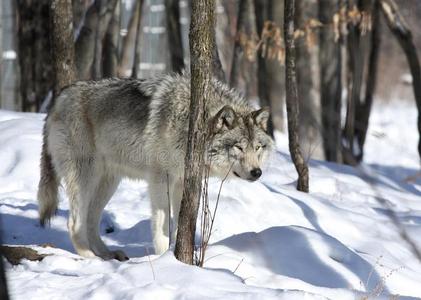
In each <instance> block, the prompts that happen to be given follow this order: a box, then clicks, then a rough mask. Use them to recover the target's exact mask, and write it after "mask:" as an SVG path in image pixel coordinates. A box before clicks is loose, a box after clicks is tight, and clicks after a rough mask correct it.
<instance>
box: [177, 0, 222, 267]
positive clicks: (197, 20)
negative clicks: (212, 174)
mask: <svg viewBox="0 0 421 300" xmlns="http://www.w3.org/2000/svg"><path fill="white" fill-rule="evenodd" d="M214 25H215V2H214V0H202V1H192V14H191V22H190V35H189V37H190V57H191V65H190V71H191V99H190V116H189V130H188V140H187V152H186V156H185V168H184V188H183V198H182V201H181V208H180V215H179V224H178V234H177V242H176V247H175V256H176V257H177V259H179V260H181V261H182V262H184V263H188V264H193V253H194V235H195V231H196V219H197V211H198V208H199V200H200V196H201V190H202V176H203V171H204V152H205V140H206V132H207V130H206V124H207V115H206V113H205V101H206V99H207V97H208V85H209V82H210V80H211V78H212V74H211V72H209V70H210V69H211V67H212V59H213V56H212V49H213V48H214V45H213V43H214V41H215V40H214Z"/></svg>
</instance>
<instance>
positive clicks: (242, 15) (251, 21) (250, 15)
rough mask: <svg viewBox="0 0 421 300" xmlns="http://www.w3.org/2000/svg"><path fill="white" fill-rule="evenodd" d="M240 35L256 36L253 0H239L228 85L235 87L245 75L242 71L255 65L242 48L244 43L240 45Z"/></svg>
mask: <svg viewBox="0 0 421 300" xmlns="http://www.w3.org/2000/svg"><path fill="white" fill-rule="evenodd" d="M241 36H245V37H247V38H250V39H252V38H254V37H257V32H256V19H255V11H254V2H253V0H240V4H239V6H238V18H237V33H236V37H235V43H234V51H233V52H234V53H233V58H232V64H231V74H230V86H231V87H233V88H236V89H239V85H240V80H241V77H242V76H244V77H245V76H247V74H245V72H244V71H245V70H250V69H252V68H253V66H254V65H255V63H254V60H255V57H253V58H252V57H247V55H246V51H245V50H246V49H244V45H241V40H240V39H241ZM244 79H245V81H250V80H247V79H246V78H244ZM244 90H246V89H244Z"/></svg>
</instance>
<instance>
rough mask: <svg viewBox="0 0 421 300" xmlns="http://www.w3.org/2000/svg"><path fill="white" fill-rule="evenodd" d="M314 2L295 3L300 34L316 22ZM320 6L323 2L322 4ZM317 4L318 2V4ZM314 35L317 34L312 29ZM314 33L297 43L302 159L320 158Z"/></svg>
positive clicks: (308, 34)
mask: <svg viewBox="0 0 421 300" xmlns="http://www.w3.org/2000/svg"><path fill="white" fill-rule="evenodd" d="M318 2H319V1H316V0H307V1H297V2H296V5H297V6H296V8H295V10H296V14H295V25H296V27H297V28H300V29H301V30H303V29H304V30H305V29H306V27H308V26H309V21H310V20H312V19H313V20H314V19H317V18H318ZM321 2H323V1H321ZM319 3H320V2H319ZM313 30H314V31H315V30H316V28H315V29H313ZM317 37H318V36H317V34H316V32H314V33H313V32H307V36H306V37H305V38H300V39H297V40H296V56H297V61H296V63H297V65H296V68H297V89H298V94H299V95H300V97H299V101H300V103H299V105H300V113H299V116H298V122H299V124H300V126H299V132H298V134H299V137H300V145H301V149H302V151H303V154H304V156H305V157H306V158H307V157H310V156H313V158H316V157H317V158H322V157H323V155H322V151H320V150H321V147H320V146H319V145H321V140H322V138H321V130H320V127H321V126H320V119H321V115H320V105H319V103H320V99H319V95H320V94H319V78H320V76H319V64H318V63H317V56H318V45H319V43H318V38H317Z"/></svg>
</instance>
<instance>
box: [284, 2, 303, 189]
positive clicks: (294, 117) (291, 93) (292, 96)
mask: <svg viewBox="0 0 421 300" xmlns="http://www.w3.org/2000/svg"><path fill="white" fill-rule="evenodd" d="M284 18H285V19H284V20H285V21H284V22H285V23H284V32H285V51H286V53H285V55H286V56H285V65H286V70H285V77H286V85H285V86H286V105H287V118H288V140H289V151H290V153H291V158H292V161H293V162H294V165H295V168H296V170H297V173H298V182H297V190H299V191H302V192H307V193H308V190H309V182H308V167H307V163H306V161H305V160H304V158H303V156H302V154H301V150H300V144H299V138H298V114H299V108H298V104H299V100H298V90H297V78H296V67H295V59H296V58H295V40H294V31H295V26H294V18H295V0H285V16H284Z"/></svg>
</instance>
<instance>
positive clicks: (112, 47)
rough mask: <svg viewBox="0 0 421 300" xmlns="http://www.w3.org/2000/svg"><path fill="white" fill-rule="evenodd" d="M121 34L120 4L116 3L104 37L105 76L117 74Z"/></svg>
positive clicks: (103, 66)
mask: <svg viewBox="0 0 421 300" xmlns="http://www.w3.org/2000/svg"><path fill="white" fill-rule="evenodd" d="M119 35H120V5H119V3H117V4H116V6H115V8H114V14H113V16H112V18H111V21H110V24H109V25H108V29H107V32H106V33H105V37H104V50H103V62H102V71H103V77H104V78H107V77H115V76H117V67H118V41H119Z"/></svg>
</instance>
